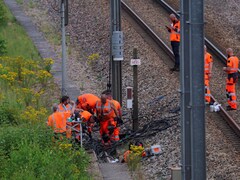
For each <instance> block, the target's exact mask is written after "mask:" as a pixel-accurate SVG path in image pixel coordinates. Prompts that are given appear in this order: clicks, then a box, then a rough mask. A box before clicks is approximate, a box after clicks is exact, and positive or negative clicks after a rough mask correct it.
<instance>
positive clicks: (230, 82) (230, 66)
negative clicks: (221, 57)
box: [223, 48, 239, 111]
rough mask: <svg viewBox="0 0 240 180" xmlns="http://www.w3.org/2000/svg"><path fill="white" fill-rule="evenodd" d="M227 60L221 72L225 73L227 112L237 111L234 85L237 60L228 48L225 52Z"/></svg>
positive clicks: (236, 76) (236, 74)
mask: <svg viewBox="0 0 240 180" xmlns="http://www.w3.org/2000/svg"><path fill="white" fill-rule="evenodd" d="M226 52H227V55H228V59H227V67H224V68H223V70H224V71H225V72H227V74H228V76H227V82H226V83H227V84H226V93H227V98H228V104H229V105H228V106H227V110H228V111H230V110H236V109H237V96H236V87H235V85H236V83H237V79H238V64H239V59H238V58H237V57H236V56H234V54H233V50H232V49H231V48H228V49H227V50H226Z"/></svg>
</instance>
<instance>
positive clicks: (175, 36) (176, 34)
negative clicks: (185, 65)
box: [166, 14, 180, 71]
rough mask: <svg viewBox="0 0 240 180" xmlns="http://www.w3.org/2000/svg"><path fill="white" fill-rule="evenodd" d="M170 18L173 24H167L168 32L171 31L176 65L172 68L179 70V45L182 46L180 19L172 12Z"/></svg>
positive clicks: (172, 69)
mask: <svg viewBox="0 0 240 180" xmlns="http://www.w3.org/2000/svg"><path fill="white" fill-rule="evenodd" d="M170 20H171V22H172V24H171V26H170V27H169V26H166V28H167V30H168V32H169V33H170V41H171V46H172V50H173V54H174V57H175V65H174V67H173V68H171V69H170V70H171V71H179V65H180V55H179V47H180V21H179V20H178V19H177V17H176V16H175V14H170Z"/></svg>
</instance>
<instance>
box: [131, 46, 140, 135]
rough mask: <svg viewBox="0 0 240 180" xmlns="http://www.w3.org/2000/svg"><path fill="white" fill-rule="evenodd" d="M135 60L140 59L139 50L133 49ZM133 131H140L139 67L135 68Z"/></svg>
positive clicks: (135, 66)
mask: <svg viewBox="0 0 240 180" xmlns="http://www.w3.org/2000/svg"><path fill="white" fill-rule="evenodd" d="M133 59H138V52H137V48H134V49H133ZM132 117H133V131H137V130H138V125H139V123H138V66H137V65H134V66H133V116H132Z"/></svg>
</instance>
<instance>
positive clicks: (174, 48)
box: [171, 41, 180, 68]
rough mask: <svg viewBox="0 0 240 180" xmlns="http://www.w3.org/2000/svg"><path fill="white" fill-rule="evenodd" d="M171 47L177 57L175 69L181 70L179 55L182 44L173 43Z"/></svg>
mask: <svg viewBox="0 0 240 180" xmlns="http://www.w3.org/2000/svg"><path fill="white" fill-rule="evenodd" d="M171 46H172V50H173V54H174V57H175V67H178V68H179V64H180V54H179V47H180V42H177V41H171Z"/></svg>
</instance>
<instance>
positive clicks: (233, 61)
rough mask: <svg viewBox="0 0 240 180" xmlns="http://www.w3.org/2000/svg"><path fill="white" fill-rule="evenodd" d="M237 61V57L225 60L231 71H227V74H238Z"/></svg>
mask: <svg viewBox="0 0 240 180" xmlns="http://www.w3.org/2000/svg"><path fill="white" fill-rule="evenodd" d="M238 64H239V59H238V58H237V56H231V57H229V58H228V60H227V67H230V68H231V70H230V71H227V73H228V74H233V73H237V72H238Z"/></svg>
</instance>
